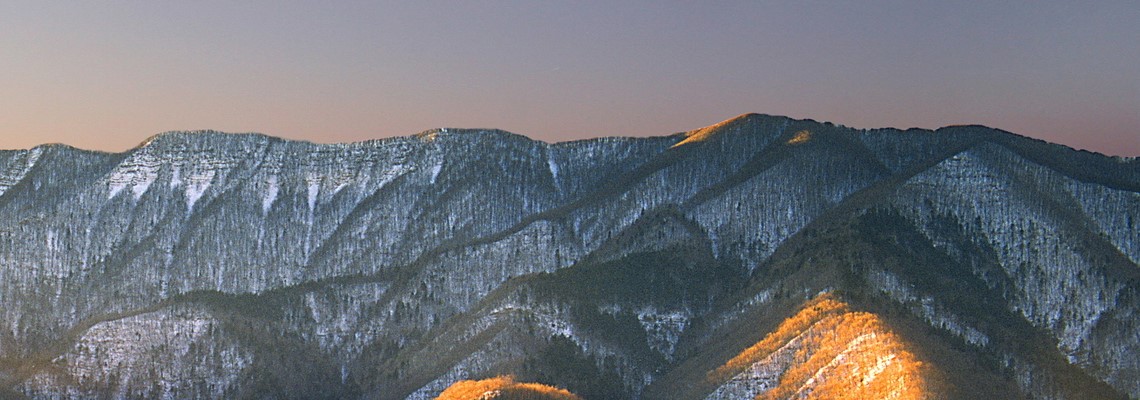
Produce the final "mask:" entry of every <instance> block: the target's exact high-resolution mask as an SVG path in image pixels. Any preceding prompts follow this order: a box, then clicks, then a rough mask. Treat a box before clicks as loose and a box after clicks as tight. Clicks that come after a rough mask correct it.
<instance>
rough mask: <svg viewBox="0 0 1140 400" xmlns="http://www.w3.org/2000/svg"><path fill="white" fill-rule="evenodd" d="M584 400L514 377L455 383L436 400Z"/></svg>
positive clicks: (557, 389) (560, 390)
mask: <svg viewBox="0 0 1140 400" xmlns="http://www.w3.org/2000/svg"><path fill="white" fill-rule="evenodd" d="M475 399H480V400H492V399H496V400H582V398H581V397H578V396H577V395H575V394H573V393H570V392H569V391H567V390H566V389H559V388H556V387H553V386H549V385H543V384H541V383H527V382H515V379H514V377H512V376H496V377H494V378H487V379H483V380H478V381H472V380H466V381H459V382H455V383H453V384H452V385H451V386H449V387H448V388H447V389H445V390H444V391H443V393H440V394H439V397H436V400H475Z"/></svg>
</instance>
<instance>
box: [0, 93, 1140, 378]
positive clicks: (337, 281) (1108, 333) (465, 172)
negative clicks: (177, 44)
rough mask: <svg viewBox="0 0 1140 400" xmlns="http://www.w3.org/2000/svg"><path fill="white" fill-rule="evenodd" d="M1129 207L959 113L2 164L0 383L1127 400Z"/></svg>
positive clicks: (62, 151)
mask: <svg viewBox="0 0 1140 400" xmlns="http://www.w3.org/2000/svg"><path fill="white" fill-rule="evenodd" d="M1138 218H1140V162H1137V160H1135V159H1120V158H1107V157H1103V156H1099V155H1095V154H1089V153H1083V152H1076V151H1072V150H1069V149H1065V148H1062V147H1060V146H1056V145H1051V144H1047V143H1043V142H1038V141H1033V140H1030V139H1026V138H1022V137H1019V136H1016V135H1012V134H1009V133H1005V132H1000V131H995V130H991V129H988V128H984V127H976V126H967V127H953V128H944V129H941V130H938V131H933V132H932V131H919V130H911V131H906V132H900V131H893V130H874V131H856V130H852V129H848V128H844V127H837V126H834V125H831V124H827V123H822V124H821V123H817V122H815V121H810V120H809V121H797V120H791V119H788V118H782V117H771V116H764V115H756V114H749V115H743V116H740V117H737V118H734V119H731V120H728V121H725V122H722V123H720V124H717V125H714V126H711V127H708V128H704V129H701V130H697V131H693V132H688V133H682V134H677V135H673V136H668V137H657V138H642V139H635V138H604V139H595V140H587V141H578V142H567V143H556V144H546V143H541V142H535V141H532V140H529V139H527V138H525V137H522V136H518V135H513V134H510V133H506V132H502V131H487V130H458V129H440V130H434V131H428V132H424V133H422V134H419V135H415V136H411V137H404V138H392V139H385V140H378V141H370V142H362V143H352V144H340V145H316V144H311V143H304V142H289V141H283V140H279V139H275V138H271V137H267V136H262V135H254V134H240V135H233V134H223V133H218V132H192V133H168V134H163V135H159V136H156V137H155V138H152V139H151V140H148V141H147V142H146V143H144V144H143V145H141V146H140V147H139V148H137V149H134V150H132V151H129V152H126V153H122V154H107V153H95V152H86V151H81V150H76V149H72V148H69V147H66V146H60V145H49V146H41V147H37V148H35V149H31V150H16V151H3V152H0V304H4V305H5V306H4V308H3V309H2V310H0V328H2V329H0V390H3V392H0V395H5V396H9V397H18V396H27V397H32V398H41V397H64V398H79V397H102V396H106V397H112V398H122V397H126V398H132V397H178V398H219V397H226V398H263V397H276V398H322V397H324V398H405V397H411V398H433V397H435V396H437V395H439V394H440V393H441V392H443V391H444V390H445V389H447V388H448V387H451V386H452V385H453V384H455V383H456V382H461V381H465V380H472V379H480V378H486V377H494V376H500V375H513V376H515V377H517V378H518V379H519V380H520V381H524V382H536V383H537V384H546V385H553V386H555V387H560V388H566V389H568V390H569V391H570V392H573V393H575V394H577V395H581V396H583V397H584V398H597V397H604V398H622V397H628V398H678V397H680V398H705V397H708V396H710V395H711V396H713V397H714V398H715V397H716V396H717V394H718V393H721V394H724V393H738V394H739V393H744V392H741V391H740V390H744V389H739V388H741V387H744V386H748V385H745V384H742V383H741V382H768V383H765V384H764V385H766V386H756V385H753V386H751V389H748V390H750V391H748V390H745V391H747V392H748V393H749V395H761V396H765V395H767V396H777V397H784V395H785V394H795V393H799V394H803V395H806V394H808V393H809V392H810V393H817V394H819V393H832V392H829V391H830V390H837V388H838V387H843V388H847V389H845V390H847V393H861V392H859V391H858V390H864V389H865V390H873V391H875V392H876V393H881V392H883V391H887V392H891V391H893V390H895V389H899V391H898V393H900V394H902V393H912V394H915V393H927V394H929V393H934V394H937V395H939V396H941V395H946V396H949V397H962V398H970V397H975V396H979V395H981V396H997V397H1020V396H1028V397H1036V398H1094V397H1101V398H1113V397H1121V396H1131V397H1140V386H1137V384H1136V382H1140V364H1137V361H1136V360H1135V358H1134V357H1131V355H1132V354H1135V353H1136V352H1137V350H1140V349H1137V346H1140V339H1138V337H1137V332H1140V327H1138V326H1137V325H1136V324H1137V322H1136V321H1137V320H1136V318H1134V312H1135V311H1136V310H1137V307H1138V306H1140V304H1138V303H1137V302H1138V301H1140V299H1138V297H1137V288H1138V287H1140V279H1138V274H1140V272H1138V270H1137V261H1138V260H1140V236H1138V233H1137V230H1136V229H1134V226H1133V225H1134V222H1133V221H1134V220H1136V219H1138ZM820 293H825V294H824V295H823V296H824V297H818V296H819V294H820ZM813 299H815V300H813ZM810 301H814V302H815V303H810V304H819V303H821V302H824V303H826V302H835V303H837V304H838V303H842V307H839V308H833V309H832V310H833V311H834V310H842V311H834V312H830V313H824V314H826V316H824V317H821V318H820V319H818V320H814V323H812V324H810V325H807V326H805V327H802V329H799V328H797V329H792V331H796V332H799V333H797V335H799V336H798V337H799V339H786V338H784V336H782V334H781V333H780V332H783V331H785V330H786V329H783V328H781V327H782V326H783V325H781V324H783V323H786V322H785V319H788V318H791V319H789V320H788V321H796V320H798V318H796V317H795V316H796V313H797V312H798V311H797V310H801V309H804V308H803V307H805V304H809V303H808V302H810ZM811 307H812V306H808V308H807V309H811ZM808 319H812V318H808ZM836 331H840V332H844V335H840V336H839V337H837V338H836V339H835V340H831V339H827V340H815V341H811V340H807V339H809V338H816V337H819V338H826V336H827V335H825V333H827V332H836ZM768 335H774V336H772V337H774V338H781V339H772V340H771V343H768V342H766V339H765V337H767V336H768ZM860 338H863V339H860ZM797 340H798V341H797ZM765 343H767V344H765ZM761 344H763V346H761V347H764V346H768V347H764V349H765V351H753V352H751V353H750V352H749V351H748V350H749V349H750V348H752V347H754V346H758V345H761ZM772 346H775V347H772ZM769 348H772V349H775V350H771V351H768V350H767V349H769ZM781 349H782V350H781ZM867 349H877V350H876V351H878V352H880V353H883V354H880V355H883V357H879V356H876V357H873V358H871V357H869V356H868V354H870V352H869V351H868V350H867ZM880 350H881V351H880ZM746 353H748V354H757V356H756V357H752V356H748V357H744V358H740V357H739V356H742V354H746ZM840 354H845V355H844V356H842V357H840V356H839V355H840ZM876 354H877V353H876ZM884 354H885V355H884ZM892 354H893V357H892V356H891V355H892ZM732 360H737V361H736V362H730V361H732ZM741 360H744V361H741ZM765 360H767V361H765ZM835 360H839V361H835ZM823 361H827V362H824V363H823V364H822V365H820V363H821V362H823ZM726 363H728V364H730V365H733V366H734V367H733V368H731V371H728V370H722V371H721V372H716V373H714V372H715V371H717V370H718V368H721V367H722V366H724V365H726ZM903 366H908V367H907V368H903ZM910 367H914V368H910ZM880 369H881V370H880ZM726 371H728V372H726ZM773 371H776V372H779V373H775V372H773ZM868 371H878V372H877V373H876V374H874V375H875V377H873V378H871V379H868V380H866V385H863V386H859V385H855V383H851V382H849V381H846V380H843V379H840V377H842V376H847V375H850V376H855V375H857V374H856V372H859V373H861V374H863V376H866V372H868ZM765 374H767V375H765ZM805 374H806V375H805ZM883 374H886V375H883ZM804 376H810V378H808V380H805V379H801V378H803V377H804ZM879 376H884V377H891V379H883V380H881V381H879V379H880V378H877V377H879ZM899 377H905V378H902V379H904V380H909V379H914V380H913V381H908V382H926V384H924V385H917V386H915V385H910V384H905V385H901V386H900V385H895V386H891V385H893V384H891V385H888V384H887V383H875V382H898V379H895V378H899ZM785 378H786V379H787V382H785V381H784V380H785ZM793 378H794V379H793ZM809 380H810V382H809ZM862 382H863V381H860V384H862ZM972 382H986V383H987V385H985V386H984V387H982V388H978V387H976V386H977V385H973V384H972ZM769 383H770V384H769ZM785 383H786V384H785ZM851 385H855V386H858V388H864V389H858V388H854V389H852V388H851ZM868 385H869V386H868ZM876 385H882V386H876ZM916 388H917V389H916ZM761 389H763V390H761ZM801 389H802V390H801ZM900 397H902V396H901V395H900Z"/></svg>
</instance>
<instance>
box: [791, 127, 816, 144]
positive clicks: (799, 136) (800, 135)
mask: <svg viewBox="0 0 1140 400" xmlns="http://www.w3.org/2000/svg"><path fill="white" fill-rule="evenodd" d="M809 140H811V131H808V130H802V131H799V132H796V135H795V136H792V138H791V139H788V144H802V143H807V142H808V141H809Z"/></svg>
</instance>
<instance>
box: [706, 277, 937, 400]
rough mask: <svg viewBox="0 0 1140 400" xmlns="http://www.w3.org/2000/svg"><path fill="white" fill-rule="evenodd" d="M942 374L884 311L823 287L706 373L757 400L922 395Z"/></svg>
mask: <svg viewBox="0 0 1140 400" xmlns="http://www.w3.org/2000/svg"><path fill="white" fill-rule="evenodd" d="M937 375H938V374H937V372H936V371H935V370H934V368H933V367H932V366H930V365H928V364H925V363H923V362H922V361H920V360H918V359H917V357H916V356H915V355H914V354H913V353H911V352H910V351H908V350H907V344H906V343H904V342H903V341H902V339H901V338H899V337H898V336H897V335H895V334H894V333H892V332H891V331H890V329H889V328H888V327H887V326H886V325H885V324H884V323H883V322H882V320H880V319H879V317H878V316H876V315H874V314H871V313H867V312H859V311H852V310H851V309H850V307H849V306H848V305H847V304H846V303H844V302H842V301H840V300H839V299H837V298H836V297H835V296H834V295H832V294H830V293H824V294H821V295H820V296H818V297H816V298H815V299H813V300H812V301H810V302H808V303H807V304H806V305H805V306H804V307H803V308H802V309H801V310H800V311H799V312H798V313H797V314H796V315H793V316H792V317H790V318H788V319H787V320H785V321H784V322H782V323H781V324H780V326H779V327H777V328H776V330H775V331H773V332H771V333H769V334H768V335H767V336H765V337H764V339H763V340H761V341H759V342H757V343H756V344H754V345H752V346H750V347H748V348H747V349H745V350H744V351H742V352H740V354H738V355H737V356H735V357H733V358H732V359H730V360H728V362H726V363H725V364H724V365H722V366H720V367H718V368H716V369H714V370H713V371H710V372H709V373H708V375H707V378H708V379H709V380H710V381H712V382H714V383H717V384H721V388H720V389H718V391H723V390H726V389H731V390H735V391H732V392H723V393H720V394H722V395H724V394H729V393H734V394H737V395H739V394H744V393H747V394H748V395H749V396H752V395H755V396H756V398H757V399H788V398H807V399H923V398H935V397H937V394H936V393H935V389H934V388H935V387H936V386H935V385H936V384H937V382H936V381H937V380H938V379H937V378H936V376H937ZM765 379H767V380H768V381H770V382H772V384H771V385H767V386H766V385H764V384H757V383H756V382H764V381H765Z"/></svg>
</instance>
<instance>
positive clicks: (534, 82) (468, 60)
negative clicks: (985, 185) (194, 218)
mask: <svg viewBox="0 0 1140 400" xmlns="http://www.w3.org/2000/svg"><path fill="white" fill-rule="evenodd" d="M1137 20H1140V3H1136V2H1131V1H1109V2H1100V3H1096V4H1095V5H1089V4H1088V3H1079V2H1068V1H1057V0H1053V1H1046V2H1037V3H1034V4H1033V5H1032V6H1019V5H1013V4H1005V3H991V2H971V1H951V2H938V3H933V4H912V3H911V2H895V1H876V2H869V3H860V4H856V5H844V4H841V5H835V4H826V3H799V2H794V3H785V2H760V3H758V2H725V3H718V4H716V5H715V6H708V5H705V4H690V3H684V2H675V3H674V2H671V3H660V2H628V3H621V4H611V3H603V2H587V3H573V4H570V3H530V2H506V3H496V4H494V5H486V4H469V3H458V4H448V3H442V2H416V3H388V2H380V3H377V2H366V1H350V2H338V3H335V4H326V3H324V2H309V1H296V0H293V1H285V2H268V1H253V2H242V3H240V4H233V3H227V2H209V1H208V2H204V3H203V2H198V3H193V4H190V3H185V4H183V3H120V2H115V3H102V2H92V3H51V2H35V3H16V4H5V5H0V72H2V74H0V88H3V90H4V94H5V96H2V97H0V149H21V148H30V147H33V146H36V145H39V144H45V143H57V142H58V143H65V144H68V145H72V146H75V147H79V148H84V149H92V150H104V151H116V152H117V151H124V150H127V149H129V148H132V147H133V146H135V145H136V144H138V143H140V142H142V141H143V140H145V139H146V138H147V137H150V136H152V135H155V134H158V133H161V132H167V131H189V130H200V129H212V130H218V131H224V132H259V133H263V134H267V135H271V136H277V137H282V138H286V139H296V140H309V141H313V142H319V143H330V142H351V141H361V140H369V139H376V138H384V137H391V136H404V135H411V134H415V133H418V132H421V131H424V130H428V129H434V128H441V127H455V128H495V129H503V130H506V131H510V132H514V133H518V134H522V135H526V136H529V137H532V138H534V139H537V140H543V141H547V142H559V141H567V140H576V139H584V138H591V137H601V136H659V135H668V134H671V133H676V132H683V131H687V130H691V129H696V128H700V127H704V126H708V125H712V124H715V123H717V122H719V121H721V120H724V119H727V118H731V117H733V116H735V115H738V114H741V113H748V112H756V113H763V114H770V115H783V116H788V117H791V118H796V119H814V120H817V121H821V122H822V121H829V122H833V123H835V124H842V125H846V126H850V127H855V128H865V129H874V128H887V127H891V128H898V129H907V128H910V127H918V128H924V129H935V128H939V127H942V126H948V125H964V124H977V125H985V126H989V127H993V128H997V129H1002V130H1006V131H1009V132H1013V133H1016V134H1020V135H1025V136H1030V137H1034V138H1039V139H1043V140H1047V141H1050V142H1054V143H1060V144H1064V145H1067V146H1070V147H1073V148H1078V149H1086V150H1090V151H1096V152H1100V153H1104V154H1109V155H1122V156H1140V73H1137V72H1136V67H1135V66H1136V65H1140V24H1136V23H1135V21H1137Z"/></svg>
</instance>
